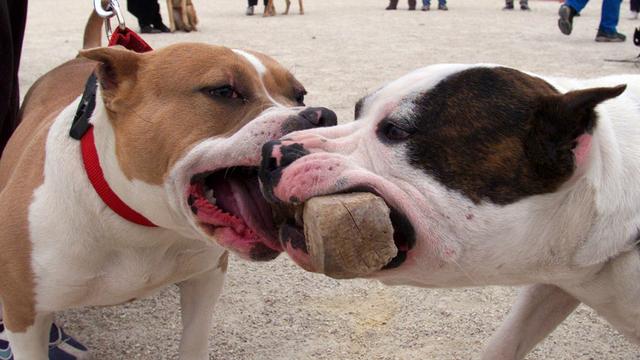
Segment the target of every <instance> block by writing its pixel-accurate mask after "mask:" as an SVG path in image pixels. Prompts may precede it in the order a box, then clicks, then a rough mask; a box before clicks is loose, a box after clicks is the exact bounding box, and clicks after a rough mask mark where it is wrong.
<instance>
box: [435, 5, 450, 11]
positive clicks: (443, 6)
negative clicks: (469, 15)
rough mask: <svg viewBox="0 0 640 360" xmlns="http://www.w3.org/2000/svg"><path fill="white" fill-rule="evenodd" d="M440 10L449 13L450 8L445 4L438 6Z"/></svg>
mask: <svg viewBox="0 0 640 360" xmlns="http://www.w3.org/2000/svg"><path fill="white" fill-rule="evenodd" d="M438 10H444V11H447V10H449V8H448V7H447V5H444V4H443V5H438Z"/></svg>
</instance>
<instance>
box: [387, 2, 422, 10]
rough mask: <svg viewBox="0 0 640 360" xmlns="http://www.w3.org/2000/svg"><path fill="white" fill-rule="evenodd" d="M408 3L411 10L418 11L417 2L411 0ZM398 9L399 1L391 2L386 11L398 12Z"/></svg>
mask: <svg viewBox="0 0 640 360" xmlns="http://www.w3.org/2000/svg"><path fill="white" fill-rule="evenodd" d="M408 3H409V10H415V9H416V4H417V1H416V0H409V1H408ZM397 8H398V0H389V5H388V6H387V8H386V9H385V10H396V9H397Z"/></svg>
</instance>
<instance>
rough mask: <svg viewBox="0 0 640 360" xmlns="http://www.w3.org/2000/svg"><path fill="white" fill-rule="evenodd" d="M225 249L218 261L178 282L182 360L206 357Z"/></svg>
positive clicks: (223, 269)
mask: <svg viewBox="0 0 640 360" xmlns="http://www.w3.org/2000/svg"><path fill="white" fill-rule="evenodd" d="M226 257H227V253H226V252H225V254H224V255H222V257H221V259H220V263H219V265H218V266H217V267H216V268H214V269H212V270H209V271H207V272H205V273H202V274H200V275H198V276H195V277H193V278H191V279H188V280H185V281H183V282H181V283H179V284H178V286H179V287H180V306H181V310H182V329H183V330H182V340H181V341H180V359H181V360H203V359H209V346H208V345H209V341H208V339H209V330H210V329H211V320H212V317H213V308H214V306H215V304H216V302H217V301H218V298H219V297H220V294H221V293H222V286H223V285H224V276H225V273H226V271H227V265H226V264H227V258H226Z"/></svg>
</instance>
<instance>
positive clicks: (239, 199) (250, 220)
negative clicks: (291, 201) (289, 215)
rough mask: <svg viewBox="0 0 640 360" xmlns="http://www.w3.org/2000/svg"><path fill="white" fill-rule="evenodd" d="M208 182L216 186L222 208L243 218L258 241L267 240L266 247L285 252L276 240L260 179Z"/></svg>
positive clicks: (230, 179)
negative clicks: (261, 190)
mask: <svg viewBox="0 0 640 360" xmlns="http://www.w3.org/2000/svg"><path fill="white" fill-rule="evenodd" d="M209 185H210V186H211V188H212V189H213V193H214V196H215V197H216V201H217V206H218V207H219V208H220V209H222V210H223V211H225V212H227V213H229V214H231V215H233V216H235V217H237V218H240V219H242V220H243V221H244V223H245V224H246V225H247V226H248V227H249V228H250V229H251V230H252V231H253V232H254V233H255V234H254V235H255V237H256V238H258V239H259V240H258V241H259V242H262V243H264V245H265V246H266V247H268V248H270V249H272V250H276V251H282V247H281V246H280V244H279V243H278V242H277V230H276V229H275V227H274V224H273V218H272V214H271V208H270V206H269V204H267V202H266V201H265V200H264V199H263V197H262V194H261V192H260V187H259V184H258V179H257V178H255V179H254V178H249V179H243V180H239V179H236V178H229V179H226V181H215V182H212V183H210V184H209ZM251 240H252V241H255V240H256V239H251Z"/></svg>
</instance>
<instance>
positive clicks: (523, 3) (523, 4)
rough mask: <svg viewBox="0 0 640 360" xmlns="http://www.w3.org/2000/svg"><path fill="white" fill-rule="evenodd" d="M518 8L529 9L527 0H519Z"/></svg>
mask: <svg viewBox="0 0 640 360" xmlns="http://www.w3.org/2000/svg"><path fill="white" fill-rule="evenodd" d="M520 10H531V8H529V0H520Z"/></svg>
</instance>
